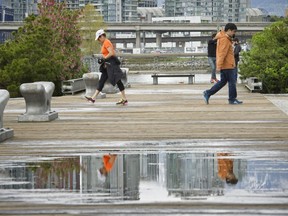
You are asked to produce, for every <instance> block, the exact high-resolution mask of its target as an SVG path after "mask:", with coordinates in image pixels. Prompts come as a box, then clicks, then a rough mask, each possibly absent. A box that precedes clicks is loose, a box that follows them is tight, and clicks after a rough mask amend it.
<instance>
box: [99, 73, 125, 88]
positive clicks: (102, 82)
mask: <svg viewBox="0 0 288 216" xmlns="http://www.w3.org/2000/svg"><path fill="white" fill-rule="evenodd" d="M107 79H108V74H107V70H103V71H102V74H101V77H100V80H99V84H98V87H97V90H98V91H100V92H101V91H102V89H103V87H104V85H105V82H106V81H107ZM116 84H117V86H118V88H119V90H120V91H121V92H122V91H123V90H124V89H125V87H124V85H123V83H122V81H121V79H120V80H119V81H118V82H117V83H116Z"/></svg>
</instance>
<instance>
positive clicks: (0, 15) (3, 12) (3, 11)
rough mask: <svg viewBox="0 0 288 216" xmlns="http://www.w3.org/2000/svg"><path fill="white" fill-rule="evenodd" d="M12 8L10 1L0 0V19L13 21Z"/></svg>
mask: <svg viewBox="0 0 288 216" xmlns="http://www.w3.org/2000/svg"><path fill="white" fill-rule="evenodd" d="M13 20H14V10H13V9H12V7H11V2H9V1H5V0H0V21H1V22H4V21H13Z"/></svg>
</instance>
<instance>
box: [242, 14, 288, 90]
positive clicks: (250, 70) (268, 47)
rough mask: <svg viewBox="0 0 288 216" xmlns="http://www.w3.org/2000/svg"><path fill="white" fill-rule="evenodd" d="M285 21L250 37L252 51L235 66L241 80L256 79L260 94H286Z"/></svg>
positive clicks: (287, 39)
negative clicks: (261, 92) (237, 68)
mask: <svg viewBox="0 0 288 216" xmlns="http://www.w3.org/2000/svg"><path fill="white" fill-rule="evenodd" d="M287 50H288V18H286V19H284V20H282V21H279V22H276V23H273V24H272V25H270V26H269V27H267V28H265V30H264V31H263V32H260V33H257V34H256V35H255V36H253V38H252V48H251V50H250V51H249V52H246V53H244V54H243V58H242V60H243V61H242V63H241V64H240V65H239V67H240V70H241V72H240V74H241V76H242V79H246V78H248V77H258V78H259V79H261V80H262V85H263V92H264V93H287V92H288V52H287Z"/></svg>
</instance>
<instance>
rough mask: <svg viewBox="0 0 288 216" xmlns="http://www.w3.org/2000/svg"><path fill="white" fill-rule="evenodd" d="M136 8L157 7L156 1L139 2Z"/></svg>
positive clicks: (143, 0) (140, 0) (145, 0)
mask: <svg viewBox="0 0 288 216" xmlns="http://www.w3.org/2000/svg"><path fill="white" fill-rule="evenodd" d="M138 7H157V0H139V3H138Z"/></svg>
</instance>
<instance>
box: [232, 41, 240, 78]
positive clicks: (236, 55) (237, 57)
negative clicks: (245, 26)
mask: <svg viewBox="0 0 288 216" xmlns="http://www.w3.org/2000/svg"><path fill="white" fill-rule="evenodd" d="M233 45H234V59H235V68H236V72H235V75H236V83H237V78H238V63H239V60H240V52H241V51H242V47H241V45H240V43H239V39H238V38H234V39H233Z"/></svg>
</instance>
